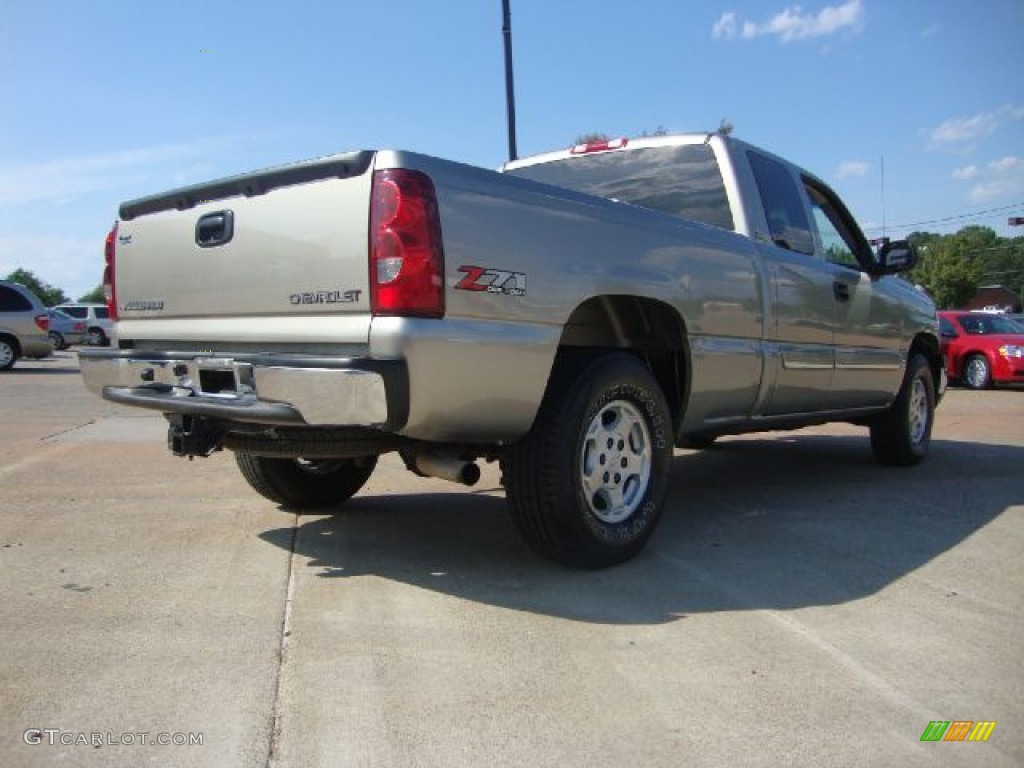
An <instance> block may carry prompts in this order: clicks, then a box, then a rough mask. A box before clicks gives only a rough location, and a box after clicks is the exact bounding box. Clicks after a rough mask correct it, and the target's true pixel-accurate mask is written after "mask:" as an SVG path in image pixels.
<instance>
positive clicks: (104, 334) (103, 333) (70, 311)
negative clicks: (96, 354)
mask: <svg viewBox="0 0 1024 768" xmlns="http://www.w3.org/2000/svg"><path fill="white" fill-rule="evenodd" d="M53 309H59V310H60V311H61V312H63V313H64V314H65V315H71V317H73V318H75V319H76V320H84V321H85V327H86V331H87V332H88V334H89V343H90V344H92V345H93V346H96V347H107V346H110V338H111V336H113V334H114V321H113V320H111V319H110V311H109V310H108V309H107V305H106V304H58V305H57V306H56V307H53Z"/></svg>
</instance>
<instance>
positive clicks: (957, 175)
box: [953, 165, 978, 181]
mask: <svg viewBox="0 0 1024 768" xmlns="http://www.w3.org/2000/svg"><path fill="white" fill-rule="evenodd" d="M977 175H978V166H976V165H965V166H964V167H963V168H957V169H956V170H954V171H953V178H954V179H956V180H957V181H970V180H971V179H973V178H974V177H975V176H977Z"/></svg>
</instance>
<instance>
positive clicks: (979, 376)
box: [963, 355, 992, 389]
mask: <svg viewBox="0 0 1024 768" xmlns="http://www.w3.org/2000/svg"><path fill="white" fill-rule="evenodd" d="M963 382H964V386H966V387H968V388H970V389H988V388H989V387H990V386H992V369H991V368H990V367H989V364H988V358H986V357H985V356H984V355H971V356H970V357H968V358H967V359H966V360H964V375H963Z"/></svg>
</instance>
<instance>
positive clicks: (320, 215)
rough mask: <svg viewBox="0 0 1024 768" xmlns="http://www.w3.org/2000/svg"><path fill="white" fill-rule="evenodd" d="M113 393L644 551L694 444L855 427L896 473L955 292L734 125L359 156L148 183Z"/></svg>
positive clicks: (608, 550) (124, 219)
mask: <svg viewBox="0 0 1024 768" xmlns="http://www.w3.org/2000/svg"><path fill="white" fill-rule="evenodd" d="M106 262H107V263H106V272H105V280H104V282H105V284H106V290H107V295H108V302H109V305H110V308H111V312H112V314H113V315H114V317H115V318H116V319H117V332H116V335H117V340H116V345H115V347H113V348H111V349H96V350H84V351H82V353H81V355H80V359H81V369H82V374H83V376H84V379H85V382H86V384H87V385H88V386H89V387H90V388H91V389H92V390H93V391H94V392H96V393H97V394H99V395H102V396H103V397H104V398H106V399H108V400H111V401H114V402H116V403H122V404H127V405H133V406H138V407H142V408H150V409H154V410H157V411H161V412H163V413H164V414H165V415H166V416H167V419H168V420H169V422H170V427H169V436H168V440H169V445H170V448H171V450H172V451H173V452H174V453H175V454H177V455H180V456H189V457H192V456H206V455H209V454H210V453H212V452H213V451H217V450H220V449H228V450H231V451H233V452H235V457H236V460H237V463H238V466H239V468H240V470H241V472H242V474H243V475H244V477H245V478H246V480H247V481H248V482H249V483H250V484H251V485H252V487H253V488H254V489H255V490H256V491H258V492H259V493H261V494H263V495H264V496H266V497H267V498H269V499H271V500H273V501H275V502H277V503H280V504H282V505H284V506H286V507H289V508H294V509H306V508H315V507H324V506H336V505H339V504H341V503H342V502H344V501H345V500H346V499H348V498H349V497H351V496H352V495H353V494H355V493H356V492H357V491H358V490H359V489H360V488H361V487H362V485H363V484H364V483H365V482H366V480H367V479H368V478H369V476H370V474H371V472H373V469H374V466H375V464H376V462H377V458H378V456H380V455H381V454H383V453H387V452H391V451H398V452H399V453H400V455H401V456H402V458H403V459H404V461H405V464H406V466H408V468H409V469H410V470H412V471H413V472H416V473H418V474H421V475H427V476H435V477H443V478H447V479H450V480H454V481H457V482H462V483H466V484H471V483H473V482H475V480H476V479H477V478H478V477H479V469H478V467H477V464H476V463H475V462H476V461H478V460H480V459H485V460H489V461H493V460H498V461H500V462H501V467H502V476H503V482H504V485H505V489H506V493H507V498H508V504H509V508H510V510H511V512H512V516H513V518H514V520H515V522H516V524H517V526H518V528H519V530H520V531H521V533H522V535H523V536H524V538H525V539H526V541H527V542H528V543H529V544H530V545H531V546H532V547H533V548H534V549H536V550H537V551H538V552H540V553H541V554H543V555H545V556H547V557H549V558H552V559H554V560H556V561H558V562H561V563H565V564H568V565H573V566H581V567H604V566H609V565H613V564H615V563H619V562H622V561H624V560H626V559H628V558H630V557H632V556H633V555H634V554H636V553H637V552H638V551H639V550H640V549H641V548H642V547H643V546H644V544H645V543H646V541H647V539H648V538H649V537H650V535H651V533H652V531H653V530H654V528H655V525H656V523H657V521H658V517H659V514H660V512H661V509H662V506H663V498H664V495H665V489H666V477H667V474H668V472H669V468H670V464H671V457H672V450H673V446H677V447H707V446H710V445H711V443H712V442H713V441H714V440H715V438H716V437H718V436H720V435H728V434H739V433H745V432H753V431H760V430H770V429H785V428H796V427H801V426H806V425H810V424H821V423H825V422H831V421H847V422H853V423H856V424H861V425H864V426H865V427H867V428H868V429H869V432H870V436H871V447H872V449H873V451H874V454H875V456H876V458H877V459H878V460H879V461H880V462H882V463H883V464H890V465H912V464H916V463H917V462H919V461H920V460H921V459H922V458H923V457H924V455H925V453H926V452H927V450H928V445H929V441H930V435H931V428H932V419H933V416H934V411H935V406H936V403H937V402H938V400H939V398H940V397H941V395H942V392H943V391H944V387H945V379H944V374H943V368H942V357H941V355H940V353H939V334H938V322H937V319H936V314H935V307H934V305H933V304H932V302H931V301H930V300H929V299H928V298H927V297H926V296H925V295H924V294H923V293H921V292H920V291H918V290H916V289H915V288H914V286H912V285H911V284H910V283H908V282H906V281H905V280H903V279H902V278H899V277H897V276H896V274H897V273H899V272H901V271H904V270H906V269H909V268H910V267H911V266H912V265H913V262H914V254H913V252H912V251H911V249H910V248H909V246H907V244H906V243H891V244H888V245H886V246H884V247H882V248H881V249H880V250H879V251H878V252H877V253H876V252H874V251H873V250H872V248H871V246H870V245H869V243H868V242H867V241H866V240H865V238H864V236H863V234H862V233H861V231H860V229H859V228H858V226H857V224H856V222H855V221H854V219H853V217H852V216H851V215H850V213H849V212H848V211H847V209H846V208H845V206H844V205H843V203H842V202H841V201H840V200H839V198H838V197H837V196H836V195H835V194H834V193H833V192H832V191H831V190H830V189H829V188H828V186H826V185H825V184H824V183H823V182H822V181H821V180H820V179H818V178H817V177H815V176H813V175H811V174H810V173H808V172H806V171H804V170H802V169H801V168H798V167H796V166H794V165H793V164H791V163H788V162H786V161H784V160H782V159H780V158H778V157H776V156H774V155H772V154H770V153H768V152H765V151H762V150H760V149H758V148H756V147H754V146H751V145H749V144H746V143H744V142H741V141H738V140H736V139H734V138H731V137H728V136H724V135H719V134H698V135H680V136H667V137H657V138H644V139H632V140H625V139H623V140H616V141H609V142H600V143H596V144H588V145H580V146H577V147H574V148H573V149H571V150H567V151H562V152H555V153H551V154H547V155H542V156H537V157H533V158H529V159H526V160H521V161H517V162H514V163H510V164H508V165H506V166H505V167H504V168H502V169H501V172H493V171H488V170H483V169H479V168H474V167H470V166H466V165H461V164H458V163H454V162H450V161H446V160H440V159H437V158H433V157H428V156H424V155H420V154H415V153H411V152H401V151H362V152H353V153H349V154H341V155H334V156H330V157H326V158H321V159H317V160H312V161H308V162H304V163H298V164H294V165H288V166H283V167H279V168H273V169H269V170H264V171H259V172H256V173H251V174H246V175H242V176H237V177H233V178H227V179H222V180H219V181H214V182H210V183H207V184H199V185H195V186H191V187H188V188H184V189H178V190H175V191H172V192H168V193H165V194H161V195H155V196H152V197H146V198H142V199H139V200H134V201H131V202H127V203H124V204H123V205H122V206H121V208H120V219H119V221H118V222H117V223H116V225H115V226H114V229H113V230H112V231H111V233H110V235H109V236H108V238H107V245H106Z"/></svg>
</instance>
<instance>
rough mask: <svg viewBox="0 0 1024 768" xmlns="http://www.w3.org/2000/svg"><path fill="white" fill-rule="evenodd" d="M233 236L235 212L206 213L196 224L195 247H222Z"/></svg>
mask: <svg viewBox="0 0 1024 768" xmlns="http://www.w3.org/2000/svg"><path fill="white" fill-rule="evenodd" d="M234 236H235V212H234V211H216V212H214V213H206V214H203V215H202V216H200V217H199V221H197V222H196V245H198V246H199V247H200V248H212V247H213V246H215V245H224V243H227V242H229V241H230V240H231V238H232V237H234Z"/></svg>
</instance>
